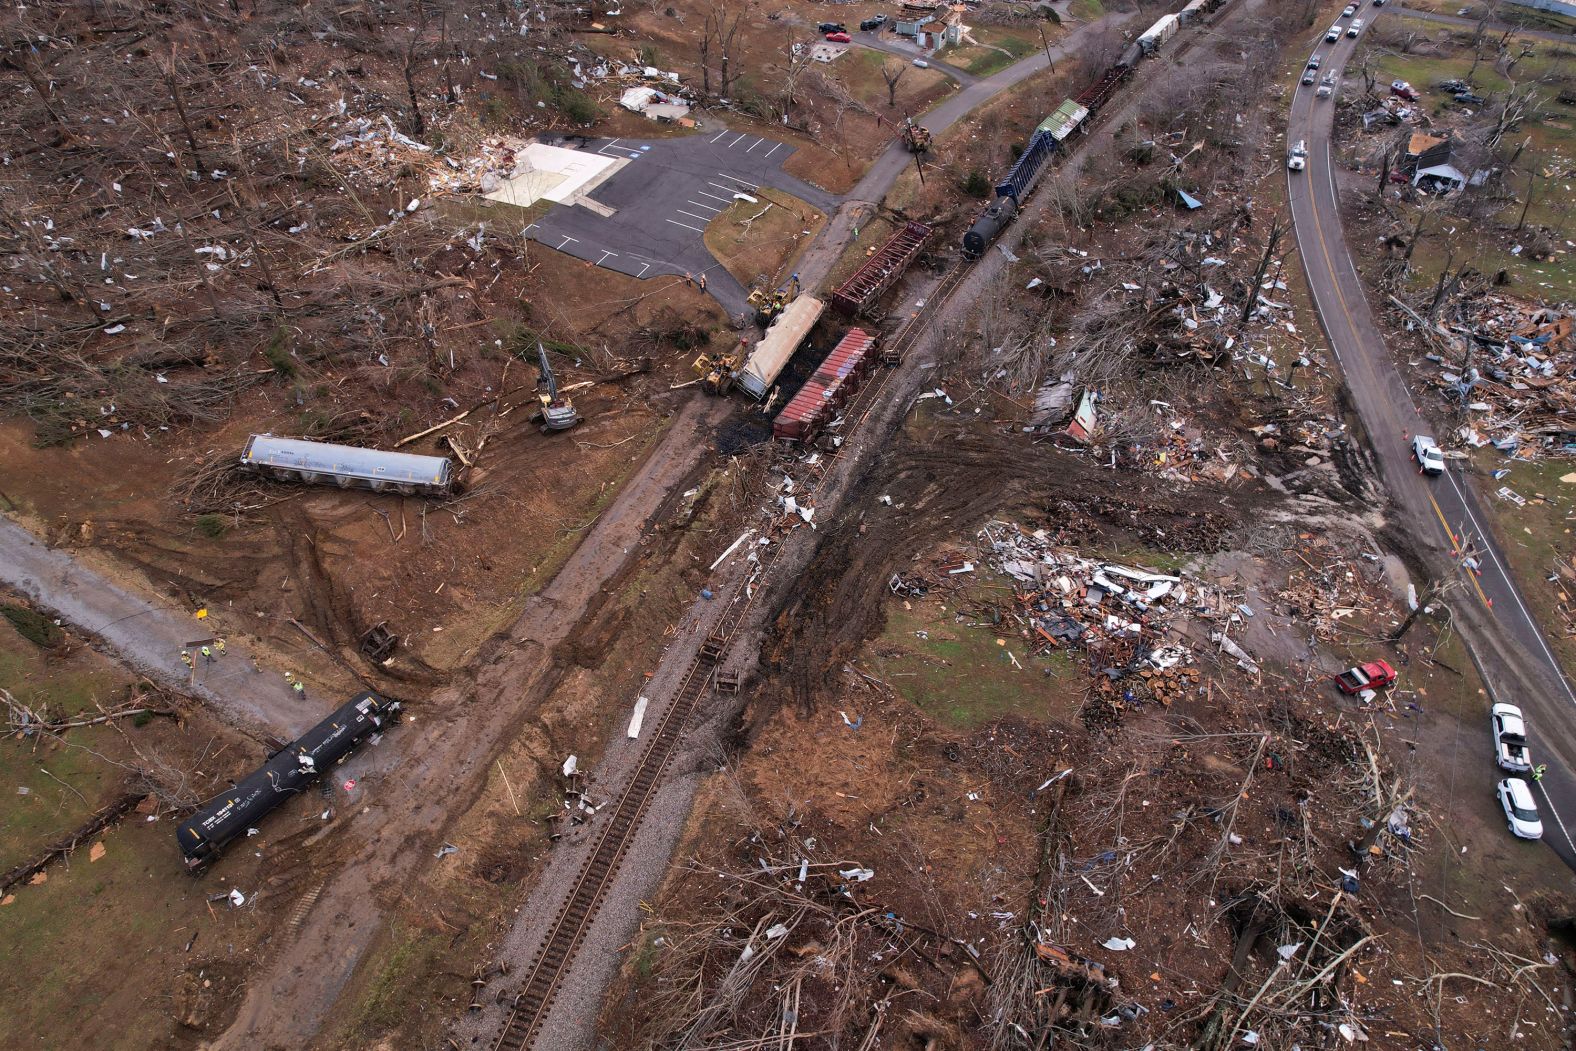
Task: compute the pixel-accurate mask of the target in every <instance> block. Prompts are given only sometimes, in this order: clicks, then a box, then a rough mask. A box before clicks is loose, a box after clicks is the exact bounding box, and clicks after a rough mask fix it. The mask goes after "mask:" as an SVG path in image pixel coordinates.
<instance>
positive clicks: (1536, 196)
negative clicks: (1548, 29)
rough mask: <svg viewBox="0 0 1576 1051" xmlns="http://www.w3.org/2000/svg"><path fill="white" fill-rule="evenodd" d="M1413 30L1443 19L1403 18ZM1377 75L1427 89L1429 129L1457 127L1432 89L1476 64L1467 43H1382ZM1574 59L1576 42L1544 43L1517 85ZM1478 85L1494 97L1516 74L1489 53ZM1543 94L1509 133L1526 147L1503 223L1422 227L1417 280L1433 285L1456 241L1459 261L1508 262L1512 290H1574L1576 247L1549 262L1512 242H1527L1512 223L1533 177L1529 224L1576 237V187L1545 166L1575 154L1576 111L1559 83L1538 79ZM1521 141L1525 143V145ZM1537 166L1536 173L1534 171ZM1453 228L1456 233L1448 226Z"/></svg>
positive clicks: (1459, 120)
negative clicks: (1414, 47)
mask: <svg viewBox="0 0 1576 1051" xmlns="http://www.w3.org/2000/svg"><path fill="white" fill-rule="evenodd" d="M1399 21H1401V22H1402V23H1405V24H1406V27H1407V29H1408V30H1409V31H1416V32H1418V33H1419V34H1430V35H1437V34H1438V32H1439V27H1438V26H1437V25H1436V24H1434V23H1429V22H1424V21H1422V20H1419V19H1410V20H1407V19H1400V20H1399ZM1370 54H1371V55H1372V61H1373V68H1374V70H1375V72H1376V76H1377V79H1378V82H1379V83H1380V84H1387V83H1389V82H1390V81H1391V80H1395V79H1400V80H1406V81H1408V82H1410V83H1411V85H1412V86H1413V87H1414V88H1416V89H1417V90H1418V91H1420V92H1422V95H1423V98H1422V101H1421V105H1422V106H1423V108H1424V110H1425V111H1426V112H1428V113H1429V114H1430V115H1431V117H1432V119H1433V122H1434V123H1433V127H1432V128H1431V129H1430V130H1432V131H1433V132H1434V133H1436V134H1438V133H1441V132H1443V131H1444V130H1447V129H1449V128H1452V127H1460V126H1462V125H1463V124H1464V123H1465V121H1466V117H1465V113H1464V111H1463V110H1462V108H1461V107H1460V106H1458V105H1457V104H1456V103H1455V102H1453V101H1452V100H1451V99H1449V98H1448V97H1447V96H1446V95H1445V94H1444V93H1442V92H1439V91H1436V90H1434V85H1436V84H1438V83H1440V82H1441V81H1444V80H1464V79H1466V78H1467V74H1468V73H1469V72H1472V55H1471V52H1470V50H1469V49H1468V48H1467V47H1465V46H1461V47H1458V48H1457V49H1456V50H1455V52H1454V53H1453V54H1450V55H1446V56H1441V57H1429V56H1419V55H1398V54H1390V53H1387V52H1384V51H1373V52H1370ZM1573 62H1576V46H1573V47H1572V48H1564V47H1560V46H1557V45H1554V44H1539V45H1538V51H1537V53H1536V54H1534V55H1533V56H1532V57H1529V58H1527V59H1524V60H1523V61H1521V62H1520V63H1519V64H1518V65H1517V67H1516V69H1515V78H1516V81H1517V86H1518V87H1525V86H1527V85H1531V84H1534V83H1535V82H1537V80H1538V79H1539V78H1540V77H1543V76H1545V75H1547V74H1549V73H1550V72H1551V71H1553V70H1554V69H1555V68H1556V67H1558V66H1559V65H1560V64H1561V63H1563V64H1564V66H1565V67H1566V68H1569V67H1570V66H1571V65H1572V63H1573ZM1472 83H1473V86H1474V87H1475V89H1476V90H1477V91H1478V92H1479V93H1480V94H1484V95H1486V96H1488V97H1489V98H1490V100H1491V102H1492V101H1493V100H1494V99H1495V98H1496V97H1503V96H1504V94H1505V92H1507V91H1508V90H1510V88H1511V86H1512V85H1511V82H1510V81H1509V80H1507V79H1506V78H1505V76H1503V75H1502V74H1501V73H1499V72H1498V71H1496V70H1495V69H1494V66H1493V63H1492V61H1490V60H1489V59H1488V58H1485V59H1484V61H1482V62H1480V63H1479V64H1478V67H1477V70H1476V71H1475V72H1473V75H1472ZM1536 90H1537V92H1538V94H1539V95H1540V96H1541V98H1542V102H1541V110H1540V112H1539V113H1538V115H1537V117H1536V118H1535V119H1531V120H1527V121H1524V122H1523V123H1522V124H1521V125H1520V126H1518V127H1516V128H1515V129H1513V130H1512V131H1511V132H1510V133H1509V134H1507V135H1506V137H1505V143H1506V149H1507V150H1514V149H1516V148H1517V147H1523V150H1522V153H1521V156H1520V157H1519V158H1518V160H1517V162H1516V164H1515V166H1514V168H1513V169H1512V170H1511V172H1510V173H1509V174H1508V176H1507V180H1508V189H1509V190H1510V192H1511V193H1513V194H1515V195H1516V197H1517V198H1518V199H1516V200H1512V201H1511V202H1509V203H1507V204H1506V206H1505V207H1504V208H1503V209H1502V210H1501V211H1500V212H1499V214H1498V215H1497V217H1496V218H1497V220H1498V224H1499V226H1500V227H1501V229H1499V230H1494V229H1492V227H1489V228H1485V229H1477V230H1470V231H1469V230H1467V229H1466V227H1465V225H1464V224H1463V223H1462V222H1458V221H1450V222H1439V223H1436V224H1435V225H1434V226H1433V227H1432V228H1431V229H1428V228H1425V233H1424V236H1423V239H1422V241H1421V242H1420V243H1419V245H1418V249H1417V252H1416V253H1415V254H1414V256H1413V264H1414V268H1415V272H1414V274H1413V278H1412V280H1413V281H1414V282H1415V283H1416V285H1417V286H1418V287H1423V286H1431V285H1432V283H1433V282H1434V281H1435V280H1437V278H1438V275H1439V272H1440V270H1441V269H1442V268H1443V267H1444V265H1445V261H1446V259H1447V258H1448V257H1449V253H1450V251H1451V250H1452V248H1453V249H1454V251H1455V262H1456V264H1457V265H1459V264H1460V263H1462V262H1463V261H1466V262H1470V263H1471V264H1472V265H1473V266H1475V267H1476V268H1477V269H1478V270H1480V271H1482V272H1484V273H1487V274H1493V273H1495V272H1497V271H1498V270H1501V269H1503V270H1505V271H1506V272H1507V273H1508V275H1509V277H1510V279H1511V286H1510V290H1511V291H1514V292H1518V293H1520V294H1522V295H1528V296H1533V297H1536V298H1540V299H1544V300H1547V301H1559V300H1563V299H1570V298H1573V297H1576V253H1572V252H1570V251H1569V250H1567V253H1566V254H1563V255H1556V256H1555V258H1554V259H1553V260H1552V261H1549V262H1541V263H1540V262H1535V261H1533V260H1532V259H1530V258H1528V257H1527V256H1526V255H1524V254H1523V255H1512V254H1511V251H1510V250H1511V248H1512V247H1514V246H1515V245H1516V244H1517V243H1521V242H1524V241H1525V239H1526V235H1518V234H1517V233H1516V232H1515V230H1514V228H1515V226H1516V225H1517V223H1518V222H1519V221H1520V220H1521V218H1522V204H1523V201H1524V197H1522V195H1524V194H1525V193H1526V192H1527V187H1528V183H1529V180H1531V181H1532V184H1533V186H1534V189H1533V197H1532V205H1531V207H1530V208H1529V209H1527V213H1526V223H1527V225H1529V226H1544V227H1548V228H1551V229H1553V230H1556V231H1562V232H1561V233H1560V234H1559V237H1558V238H1557V240H1558V242H1559V244H1558V247H1565V246H1564V244H1563V241H1564V240H1565V239H1566V238H1576V216H1572V215H1571V212H1572V210H1573V202H1576V194H1573V192H1572V190H1571V188H1570V187H1571V180H1569V179H1557V178H1556V179H1551V178H1548V177H1546V173H1549V172H1552V171H1556V170H1563V168H1564V167H1565V166H1566V165H1567V164H1568V161H1567V160H1564V159H1565V158H1570V157H1572V156H1576V112H1573V111H1572V110H1571V108H1570V107H1566V106H1562V105H1560V104H1559V103H1557V102H1555V101H1554V96H1555V95H1556V94H1557V90H1556V89H1555V88H1554V87H1553V86H1552V85H1547V84H1538V85H1537V87H1536ZM1523 144H1524V145H1523ZM1534 173H1536V174H1534ZM1452 228H1454V229H1455V230H1456V233H1455V234H1453V235H1452V234H1451V233H1450V230H1451V229H1452Z"/></svg>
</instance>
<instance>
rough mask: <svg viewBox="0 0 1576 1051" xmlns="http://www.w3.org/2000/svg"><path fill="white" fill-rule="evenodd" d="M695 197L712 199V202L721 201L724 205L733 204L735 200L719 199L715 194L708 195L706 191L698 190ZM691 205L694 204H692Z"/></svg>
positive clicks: (729, 198) (730, 198) (728, 198)
mask: <svg viewBox="0 0 1576 1051" xmlns="http://www.w3.org/2000/svg"><path fill="white" fill-rule="evenodd" d="M695 196H697V197H710V198H711V199H712V200H714V201H721V202H722V203H723V204H728V203H729V202H731V201H732V200H733V198H732V197H718V196H717V195H716V194H714V193H707V192H706V191H705V190H696V191H695ZM691 203H693V202H691Z"/></svg>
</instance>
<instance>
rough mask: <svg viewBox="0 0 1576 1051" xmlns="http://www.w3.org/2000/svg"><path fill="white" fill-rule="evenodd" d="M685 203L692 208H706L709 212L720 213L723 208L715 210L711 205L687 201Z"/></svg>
mask: <svg viewBox="0 0 1576 1051" xmlns="http://www.w3.org/2000/svg"><path fill="white" fill-rule="evenodd" d="M684 203H685V204H687V205H689V206H690V207H691V208H704V209H706V211H708V212H720V211H722V209H721V208H713V207H712V206H711V205H709V204H701V203H700V202H699V201H685V202H684Z"/></svg>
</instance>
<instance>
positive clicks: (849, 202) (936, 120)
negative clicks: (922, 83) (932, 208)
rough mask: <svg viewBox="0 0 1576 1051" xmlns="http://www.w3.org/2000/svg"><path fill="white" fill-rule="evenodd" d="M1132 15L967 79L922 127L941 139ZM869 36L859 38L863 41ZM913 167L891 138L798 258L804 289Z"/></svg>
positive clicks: (821, 276) (1082, 29)
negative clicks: (955, 127)
mask: <svg viewBox="0 0 1576 1051" xmlns="http://www.w3.org/2000/svg"><path fill="white" fill-rule="evenodd" d="M1134 17H1135V16H1134V15H1133V14H1131V13H1127V12H1124V13H1119V14H1109V15H1105V16H1104V17H1101V18H1098V19H1095V20H1094V21H1092V22H1087V23H1085V24H1084V25H1081V26H1079V27H1078V28H1076V29H1074V30H1073V31H1072V32H1070V33H1068V34H1067V35H1066V36H1064V37H1063V38H1062V40H1061V42H1060V43H1059V44H1057V45H1056V46H1055V47H1053V48H1051V53H1050V55H1049V56H1047V55H1046V53H1045V52H1044V51H1036V52H1035V53H1034V54H1032V55H1029V56H1027V57H1025V58H1023V59H1021V60H1020V61H1018V62H1015V63H1013V64H1012V65H1010V66H1008V67H1007V68H1006V69H1002V70H998V71H997V72H995V73H992V74H991V75H990V76H988V77H983V78H975V79H971V82H970V83H968V84H967V85H966V86H965V87H963V89H962V90H960V91H958V92H957V93H956V94H954V95H953V96H952V97H950V98H948V99H947V100H946V101H945V102H943V103H941V105H939V106H937V107H936V108H935V109H933V110H931V111H930V112H928V113H926V114H925V115H924V117H923V119H922V120H921V123H923V124H924V125H925V127H927V128H929V129H930V130H931V132H932V133H934V134H937V135H939V134H940V133H941V132H943V131H945V130H946V129H948V128H950V127H951V126H952V125H954V124H956V123H957V122H958V121H959V120H962V119H963V118H964V117H966V116H968V115H969V114H970V113H972V112H973V111H974V110H975V109H977V108H978V107H980V106H983V105H984V104H985V103H987V102H989V101H990V100H991V99H993V98H995V97H996V96H997V95H1000V94H1001V93H1002V92H1004V91H1007V90H1009V89H1010V88H1012V87H1014V86H1015V85H1017V84H1019V83H1021V82H1022V81H1024V80H1025V79H1027V78H1029V77H1032V76H1034V74H1036V73H1038V72H1040V71H1041V70H1043V69H1045V68H1046V67H1047V66H1049V65H1050V63H1051V62H1052V61H1060V60H1062V59H1065V58H1067V57H1068V56H1069V55H1072V54H1074V53H1076V52H1077V51H1078V50H1079V49H1080V48H1082V47H1084V46H1085V45H1087V44H1088V43H1089V41H1090V40H1091V39H1092V38H1094V37H1095V36H1098V35H1099V34H1100V33H1102V32H1104V31H1105V30H1107V29H1120V28H1121V27H1122V26H1123V25H1125V24H1126V23H1127V22H1128V21H1130V20H1131V19H1133V18H1134ZM868 35H869V34H864V33H861V34H860V36H861V37H864V36H868ZM1027 130H1028V129H1025V134H1024V137H1025V138H1028V134H1027ZM913 163H914V155H913V154H911V153H909V152H908V151H907V150H905V149H904V148H903V145H902V143H900V142H898V141H897V140H896V139H895V138H894V139H893V141H892V142H891V143H890V144H889V145H888V146H887V148H886V150H885V151H883V152H882V154H881V155H880V156H879V157H877V158H876V159H875V161H874V162H873V163H872V164H871V165H870V170H869V171H867V172H865V174H864V178H862V179H860V180H859V182H858V183H857V184H856V185H855V186H854V188H853V190H852V191H850V192H849V194H848V197H847V199H846V200H844V202H843V205H842V207H841V208H839V209H838V211H837V214H836V215H835V216H833V218H832V221H831V222H830V223H829V224H827V227H826V229H825V230H822V231H821V236H820V237H818V238H817V239H816V241H815V243H814V244H812V245H811V246H810V248H809V250H807V251H806V252H805V255H804V258H803V259H801V260H800V262H799V276H800V278H801V280H802V281H803V283H804V287H805V288H815V287H816V286H818V285H819V284H820V283H821V282H822V281H823V280H825V278H826V275H827V274H828V273H830V272H831V269H832V267H833V266H835V265H836V264H837V259H838V257H839V256H840V255H842V252H843V249H844V247H846V246H847V244H848V242H849V240H850V238H851V237H852V234H853V230H854V229H855V228H856V227H857V226H858V225H859V224H860V223H862V222H864V221H865V217H866V216H868V215H870V214H871V213H872V212H873V211H875V208H876V205H877V204H879V203H880V201H881V200H882V199H883V198H884V197H886V195H887V191H889V190H890V189H892V184H893V183H895V182H896V181H897V177H898V176H899V175H901V174H902V173H903V170H904V169H905V168H908V167H909V166H911V165H912V164H913Z"/></svg>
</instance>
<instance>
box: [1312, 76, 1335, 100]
mask: <svg viewBox="0 0 1576 1051" xmlns="http://www.w3.org/2000/svg"><path fill="white" fill-rule="evenodd" d="M1314 94H1316V95H1318V96H1319V97H1320V98H1321V99H1327V98H1329V97H1330V96H1331V95H1333V94H1335V71H1334V70H1330V71H1328V72H1326V73H1325V74H1324V76H1323V77H1322V78H1321V79H1320V80H1319V90H1318V91H1316V92H1314Z"/></svg>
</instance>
